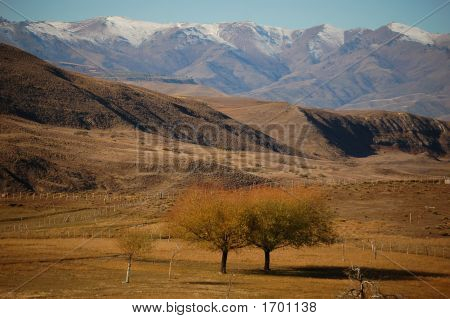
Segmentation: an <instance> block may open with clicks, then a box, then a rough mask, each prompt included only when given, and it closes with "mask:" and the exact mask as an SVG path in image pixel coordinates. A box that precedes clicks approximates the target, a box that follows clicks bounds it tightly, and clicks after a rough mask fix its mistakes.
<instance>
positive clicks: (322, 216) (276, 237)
mask: <svg viewBox="0 0 450 319" xmlns="http://www.w3.org/2000/svg"><path fill="white" fill-rule="evenodd" d="M246 198H247V200H248V201H247V204H246V208H245V215H244V216H245V217H244V220H245V226H246V227H245V229H246V239H247V241H248V242H249V243H251V244H253V245H255V246H256V247H259V248H261V249H262V250H263V251H264V271H266V272H269V271H270V253H271V252H272V251H273V250H275V249H278V248H281V247H285V246H294V247H300V246H306V245H315V244H319V243H329V242H331V241H332V240H333V238H334V233H333V231H332V227H331V215H330V214H329V213H328V210H327V208H326V206H325V205H324V204H323V201H322V200H321V198H320V196H319V195H318V194H316V193H314V192H311V191H306V190H304V189H303V190H300V191H299V190H297V191H293V192H289V193H288V192H287V191H284V190H282V189H273V188H259V189H255V190H253V191H250V192H249V194H247V196H246Z"/></svg>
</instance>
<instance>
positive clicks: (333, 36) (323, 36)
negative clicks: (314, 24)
mask: <svg viewBox="0 0 450 319" xmlns="http://www.w3.org/2000/svg"><path fill="white" fill-rule="evenodd" d="M319 28H320V29H319V30H320V31H319V32H317V34H316V35H315V36H314V37H313V38H312V39H311V40H310V41H309V42H308V50H309V53H310V55H311V57H312V58H313V61H315V62H318V61H320V59H321V58H322V57H323V56H324V55H325V52H326V51H328V50H329V49H330V48H339V47H340V46H342V45H343V44H344V36H345V31H344V30H342V29H338V28H336V27H334V26H332V25H329V24H323V25H321V26H319Z"/></svg>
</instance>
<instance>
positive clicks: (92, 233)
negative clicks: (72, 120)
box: [0, 182, 450, 298]
mask: <svg viewBox="0 0 450 319" xmlns="http://www.w3.org/2000/svg"><path fill="white" fill-rule="evenodd" d="M314 187H319V186H314ZM320 187H321V188H323V191H324V192H326V194H327V196H328V200H329V205H330V207H332V209H334V210H335V211H336V218H335V222H336V228H337V229H338V232H339V235H340V237H341V242H339V243H337V244H334V245H332V246H320V247H313V248H301V249H293V248H284V249H280V250H276V251H274V253H273V255H272V269H273V271H272V273H270V274H265V273H264V272H263V271H262V267H263V253H262V251H260V250H258V249H255V248H245V249H241V250H238V251H236V252H233V253H231V254H230V256H229V266H228V268H229V272H228V274H227V275H221V274H219V272H218V270H219V261H220V254H219V253H218V252H213V251H211V250H209V249H208V248H207V247H206V246H203V245H199V244H193V243H189V242H185V241H181V240H179V239H176V238H173V237H171V236H170V234H169V233H168V231H167V227H166V226H165V223H166V220H165V215H166V212H167V209H169V208H170V206H171V205H172V204H173V202H174V200H175V199H176V196H177V194H178V193H177V192H175V191H173V192H172V193H170V192H166V193H164V194H163V195H162V198H161V195H160V194H138V195H134V197H132V196H130V195H128V197H126V195H124V194H121V195H120V197H119V194H110V195H109V197H107V198H106V199H105V197H104V195H103V196H101V195H99V194H96V197H95V198H92V195H90V196H91V197H89V195H88V196H87V197H86V194H81V193H79V194H70V196H69V195H67V194H63V195H56V198H55V199H52V198H48V199H46V198H44V197H45V196H42V198H41V199H38V197H37V196H36V197H35V199H34V200H33V198H32V197H30V196H29V195H28V196H29V197H27V198H26V199H25V198H22V199H21V200H17V199H14V200H12V199H2V201H1V206H0V236H1V239H0V247H1V249H0V268H1V271H0V293H1V296H2V297H5V298H114V297H116V298H119V297H120V298H308V297H309V298H335V297H339V296H340V294H342V293H343V292H344V291H346V290H348V289H350V288H352V287H353V285H354V284H355V283H352V282H351V281H350V280H349V279H348V278H347V276H346V275H345V274H344V271H345V269H347V268H348V267H350V266H352V265H354V266H359V267H361V268H362V269H363V271H364V273H365V274H366V278H367V279H369V280H373V281H375V282H377V285H378V286H379V288H380V290H381V292H382V293H384V294H388V295H392V296H395V297H399V298H447V297H448V296H449V295H450V288H449V287H450V285H449V283H450V277H449V276H450V239H449V237H448V234H449V218H450V211H449V208H448V207H450V205H449V204H450V203H449V201H450V186H449V185H445V184H442V183H441V184H432V183H424V182H416V183H413V182H410V183H405V182H384V183H375V184H372V183H359V184H351V185H335V186H330V185H328V186H320ZM286 190H287V191H289V188H286ZM77 196H78V198H77ZM50 197H51V196H50ZM107 208H108V211H107V210H106V209H107ZM114 210H115V211H114ZM409 212H411V213H412V215H411V216H412V217H411V222H410V220H409ZM14 225H15V227H14ZM25 225H26V226H25ZM136 228H139V229H141V230H145V231H148V233H150V234H152V237H153V238H154V244H153V247H152V249H151V250H150V251H147V252H145V253H144V254H143V255H142V256H140V257H139V258H138V259H137V261H136V262H135V263H134V265H133V269H132V274H131V282H130V283H129V284H123V283H122V281H123V280H124V278H125V273H126V264H127V261H126V258H125V257H124V256H123V255H122V254H121V252H120V250H119V248H118V246H117V242H116V240H115V238H114V237H115V236H117V234H118V233H120V232H121V231H123V230H126V229H136ZM371 245H375V246H377V254H376V256H375V254H374V253H373V252H372V249H371ZM177 247H179V248H180V249H179V251H178V253H177V254H176V256H175V258H174V262H173V267H172V279H171V280H169V275H168V271H169V263H170V260H171V258H172V255H173V253H174V252H175V251H177Z"/></svg>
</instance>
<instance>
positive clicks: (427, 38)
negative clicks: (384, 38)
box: [387, 22, 434, 45]
mask: <svg viewBox="0 0 450 319" xmlns="http://www.w3.org/2000/svg"><path fill="white" fill-rule="evenodd" d="M387 28H388V29H390V30H391V31H392V32H395V33H400V34H402V37H401V38H400V39H401V40H404V41H413V42H418V43H421V44H424V45H432V44H434V41H433V34H432V33H429V32H426V31H424V30H422V29H419V28H416V27H410V26H407V25H405V24H401V23H395V22H393V23H390V24H388V25H387Z"/></svg>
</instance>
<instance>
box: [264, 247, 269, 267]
mask: <svg viewBox="0 0 450 319" xmlns="http://www.w3.org/2000/svg"><path fill="white" fill-rule="evenodd" d="M264 271H265V272H269V271H270V250H267V249H264Z"/></svg>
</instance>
